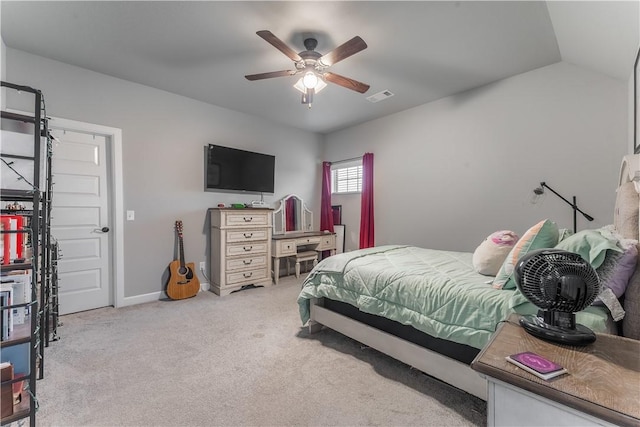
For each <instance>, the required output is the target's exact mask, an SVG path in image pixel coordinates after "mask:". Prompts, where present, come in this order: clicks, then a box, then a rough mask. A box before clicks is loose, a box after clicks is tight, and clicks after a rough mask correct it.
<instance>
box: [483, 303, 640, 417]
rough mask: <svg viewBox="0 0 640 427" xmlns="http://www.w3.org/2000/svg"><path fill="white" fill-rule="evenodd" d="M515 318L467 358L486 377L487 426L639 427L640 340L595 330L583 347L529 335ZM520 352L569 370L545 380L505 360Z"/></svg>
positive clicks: (512, 317) (516, 317) (515, 316)
mask: <svg viewBox="0 0 640 427" xmlns="http://www.w3.org/2000/svg"><path fill="white" fill-rule="evenodd" d="M518 319H519V317H518V316H517V315H512V316H511V317H509V319H508V321H506V322H503V323H502V324H501V325H500V326H499V328H498V330H497V331H496V333H495V334H494V335H493V337H492V339H491V341H490V342H489V343H488V344H487V346H486V347H485V348H484V349H483V350H482V351H481V352H480V353H479V354H478V356H476V358H475V359H474V361H473V362H472V363H471V368H472V369H474V370H476V371H478V372H479V373H480V374H481V375H482V376H484V377H486V378H487V383H488V397H487V417H488V420H487V424H488V425H489V426H516V425H517V426H591V425H605V426H607V425H622V426H640V341H636V340H632V339H628V338H623V337H619V336H615V335H607V334H597V339H596V341H595V343H593V344H590V345H587V346H584V347H572V346H565V345H558V344H554V343H551V342H547V341H543V340H540V339H538V338H536V337H534V336H532V335H530V334H528V333H527V332H526V331H525V330H524V329H523V328H522V327H521V326H520V325H519V323H518ZM522 351H532V352H534V353H537V354H539V355H541V356H543V357H546V358H547V359H550V360H552V361H554V362H556V363H559V364H560V365H562V366H564V367H565V368H567V370H568V371H569V374H568V375H562V376H559V377H556V378H554V379H552V380H550V381H545V380H542V379H539V378H538V377H536V376H534V375H532V374H530V373H528V372H526V371H525V370H523V369H520V368H518V367H516V366H515V365H513V364H511V363H509V362H507V361H506V360H505V357H506V356H509V355H511V354H514V353H519V352H522Z"/></svg>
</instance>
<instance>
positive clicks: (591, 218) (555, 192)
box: [540, 182, 593, 221]
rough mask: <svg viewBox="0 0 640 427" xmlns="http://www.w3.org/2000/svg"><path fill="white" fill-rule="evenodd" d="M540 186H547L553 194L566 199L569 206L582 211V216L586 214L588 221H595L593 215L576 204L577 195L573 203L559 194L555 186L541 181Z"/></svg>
mask: <svg viewBox="0 0 640 427" xmlns="http://www.w3.org/2000/svg"><path fill="white" fill-rule="evenodd" d="M540 187H543V188H547V189H548V190H549V191H551V192H552V193H553V194H555V195H556V196H558V197H560V198H561V199H562V200H564V201H565V202H566V203H567V204H568V205H569V206H571V207H572V208H573V209H575V210H577V211H578V212H580V213H581V214H582V216H584V217H585V219H586V220H587V221H593V217H592V216H591V215H589V214H587V213H585V212H583V211H582V210H581V209H580V208H579V207H578V205H576V203H575V197H574V201H573V203H572V202H570V201H568V200H567V199H565V198H564V197H562V196H561V195H560V194H558V192H557V191H556V190H554V189H553V188H551V187H549V186H548V185H547V183H546V182H541V183H540Z"/></svg>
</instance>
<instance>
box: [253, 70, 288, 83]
mask: <svg viewBox="0 0 640 427" xmlns="http://www.w3.org/2000/svg"><path fill="white" fill-rule="evenodd" d="M296 72H297V71H294V70H282V71H271V72H270V73H260V74H249V75H247V76H244V77H245V78H246V79H247V80H251V81H253V80H262V79H271V78H274V77H285V76H293V75H294V74H296Z"/></svg>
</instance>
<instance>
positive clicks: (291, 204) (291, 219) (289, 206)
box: [284, 197, 296, 231]
mask: <svg viewBox="0 0 640 427" xmlns="http://www.w3.org/2000/svg"><path fill="white" fill-rule="evenodd" d="M284 208H285V212H286V213H287V215H285V216H286V218H287V223H286V224H285V230H286V231H295V229H296V201H295V200H294V199H293V197H290V198H288V199H287V202H286V205H285V207H284Z"/></svg>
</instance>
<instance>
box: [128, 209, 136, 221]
mask: <svg viewBox="0 0 640 427" xmlns="http://www.w3.org/2000/svg"><path fill="white" fill-rule="evenodd" d="M134 219H136V212H135V211H127V221H133V220H134Z"/></svg>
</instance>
